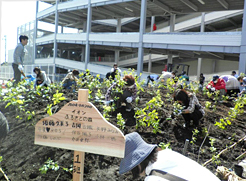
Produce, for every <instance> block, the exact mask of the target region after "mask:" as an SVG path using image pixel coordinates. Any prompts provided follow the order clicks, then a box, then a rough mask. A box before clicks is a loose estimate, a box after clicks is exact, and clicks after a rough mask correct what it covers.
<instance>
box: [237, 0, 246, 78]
mask: <svg viewBox="0 0 246 181" xmlns="http://www.w3.org/2000/svg"><path fill="white" fill-rule="evenodd" d="M245 39H246V0H244V10H243V24H242V35H241V47H240V56H239V68H238V70H239V72H238V74H239V75H240V73H246V41H245Z"/></svg>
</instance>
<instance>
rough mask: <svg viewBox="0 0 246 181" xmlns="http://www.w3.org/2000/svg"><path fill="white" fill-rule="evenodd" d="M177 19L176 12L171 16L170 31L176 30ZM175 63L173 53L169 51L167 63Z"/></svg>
mask: <svg viewBox="0 0 246 181" xmlns="http://www.w3.org/2000/svg"><path fill="white" fill-rule="evenodd" d="M175 20H176V14H171V16H170V22H169V24H170V32H174V30H175ZM172 64H173V54H172V53H168V58H167V65H172ZM167 70H168V71H170V69H169V66H168V69H167Z"/></svg>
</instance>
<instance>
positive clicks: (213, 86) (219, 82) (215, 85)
mask: <svg viewBox="0 0 246 181" xmlns="http://www.w3.org/2000/svg"><path fill="white" fill-rule="evenodd" d="M206 88H207V89H208V90H209V91H210V92H215V91H217V90H219V91H220V97H222V95H226V92H227V90H226V83H225V81H224V80H223V79H222V78H220V77H219V76H218V75H214V76H213V80H211V81H210V82H209V83H208V85H207V87H206Z"/></svg>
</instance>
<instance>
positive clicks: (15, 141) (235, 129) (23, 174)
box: [0, 88, 246, 181]
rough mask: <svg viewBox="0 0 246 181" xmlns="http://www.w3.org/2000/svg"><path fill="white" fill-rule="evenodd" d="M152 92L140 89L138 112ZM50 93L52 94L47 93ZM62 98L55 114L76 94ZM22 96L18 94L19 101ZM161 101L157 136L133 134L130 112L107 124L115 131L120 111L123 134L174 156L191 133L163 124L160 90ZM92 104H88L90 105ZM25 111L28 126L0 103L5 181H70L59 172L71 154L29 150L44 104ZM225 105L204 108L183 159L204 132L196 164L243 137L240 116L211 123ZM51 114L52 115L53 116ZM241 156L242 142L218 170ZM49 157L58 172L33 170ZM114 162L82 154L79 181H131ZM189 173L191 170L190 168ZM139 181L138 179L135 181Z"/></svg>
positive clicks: (168, 105) (192, 154) (195, 150)
mask: <svg viewBox="0 0 246 181" xmlns="http://www.w3.org/2000/svg"><path fill="white" fill-rule="evenodd" d="M154 92H155V89H153V88H144V92H141V93H140V95H139V97H140V101H139V104H138V105H136V106H137V107H139V108H141V107H142V108H144V107H145V104H146V102H148V101H149V100H151V99H152V97H153V96H154V95H155V94H154ZM53 93H55V91H54V92H52V93H51V94H53ZM63 93H64V95H63V96H64V97H66V98H67V99H66V100H64V101H61V102H60V103H59V104H58V106H59V107H58V110H59V109H60V108H61V107H62V106H64V105H65V104H66V103H68V102H69V101H71V100H73V99H74V100H77V93H71V92H65V91H63ZM25 95H27V93H24V95H23V96H24V97H25ZM161 95H162V101H164V103H163V106H162V109H163V110H164V111H160V112H159V115H158V116H159V119H160V132H158V133H157V134H155V133H153V132H152V130H153V129H152V128H151V127H149V128H147V127H139V128H138V129H137V130H136V128H135V126H134V125H135V124H136V120H135V118H134V111H132V112H126V111H125V109H124V107H123V108H122V109H119V110H116V111H114V112H112V113H111V116H110V122H111V123H112V124H114V125H116V126H118V125H117V120H116V118H115V117H116V115H117V113H118V112H121V113H122V115H123V118H124V119H125V120H126V126H125V128H124V130H123V133H124V134H127V133H130V132H133V131H137V132H139V134H140V135H141V136H142V137H143V138H144V140H146V141H147V142H148V143H161V142H162V143H170V146H171V148H172V149H173V150H174V151H177V152H180V153H182V151H183V148H184V143H185V140H186V139H189V140H192V139H191V137H192V130H193V129H185V128H184V127H183V124H184V121H183V118H182V117H177V118H176V123H175V124H172V123H173V122H174V121H172V120H170V119H167V116H168V115H171V113H172V102H170V100H171V99H170V98H167V97H166V96H165V95H166V90H161ZM197 97H198V99H199V100H200V103H201V104H202V105H203V106H205V103H206V101H210V102H212V104H214V103H213V101H211V100H210V99H208V98H207V97H206V96H204V95H202V94H200V93H199V94H197ZM92 102H93V101H92ZM27 104H28V106H27V107H28V108H29V109H30V110H31V111H35V112H36V115H35V116H34V117H33V118H32V119H31V120H29V121H27V120H19V119H17V118H16V116H18V112H17V111H16V107H15V106H12V105H11V106H9V107H7V108H5V106H6V103H5V102H3V101H1V104H0V110H1V111H2V112H3V113H4V115H5V116H6V118H7V120H8V121H9V127H10V132H9V134H8V136H7V137H6V138H5V140H3V141H2V142H1V143H0V156H3V161H2V162H1V167H2V168H3V170H4V172H5V173H6V174H7V176H8V178H9V179H10V180H11V181H45V180H48V181H55V180H60V181H69V180H72V174H71V173H69V172H65V171H63V170H62V167H65V168H70V167H72V164H73V161H72V159H73V151H72V150H65V149H59V148H52V147H45V146H40V145H34V125H35V123H36V122H37V121H38V120H40V119H41V118H43V117H47V116H48V114H47V113H46V111H44V110H45V108H46V106H47V104H48V102H47V101H45V99H42V98H41V97H38V96H37V97H36V98H33V100H32V101H31V102H28V103H27ZM94 105H95V106H96V107H97V108H98V109H99V111H100V112H101V113H102V112H103V107H102V105H101V104H99V103H94ZM230 106H233V103H232V102H227V103H221V104H217V106H216V110H215V111H213V110H212V109H209V110H207V109H206V116H205V118H204V119H203V120H202V121H201V124H200V126H199V128H198V130H199V131H200V132H199V133H198V134H197V136H196V138H197V140H196V141H195V143H194V144H192V143H190V144H189V146H188V150H187V154H186V155H187V156H188V157H189V158H191V159H193V160H196V161H197V159H198V154H199V148H200V146H201V143H202V141H203V139H204V136H205V132H204V131H202V130H205V129H204V128H207V129H209V132H208V137H207V139H206V140H205V142H204V144H203V146H202V148H201V149H200V156H199V163H201V164H203V163H205V162H206V161H207V160H209V159H210V158H212V156H213V155H214V154H215V153H217V154H218V153H219V152H220V151H221V150H223V149H225V148H226V147H227V146H230V145H232V144H233V143H235V142H237V141H238V140H239V139H240V138H242V137H243V136H245V132H246V125H245V119H244V115H240V116H239V117H238V118H237V119H236V120H234V121H233V122H232V124H231V125H230V126H228V127H227V129H225V130H222V129H219V128H218V127H217V126H214V123H215V122H216V121H218V120H219V119H220V118H222V117H226V116H228V111H229V109H230ZM58 110H57V111H58ZM209 138H214V140H215V141H214V144H213V147H214V148H216V151H215V152H211V151H210V148H211V147H212V146H211V144H210V143H209V142H210V141H209ZM245 151H246V145H245V142H241V143H239V144H238V145H237V146H235V147H234V148H233V149H231V150H230V151H228V152H226V153H224V154H222V155H221V156H220V158H219V161H220V163H218V162H217V164H218V165H223V166H225V167H227V168H233V166H234V164H237V163H238V162H239V161H240V160H239V161H237V160H236V158H237V157H238V156H239V155H241V154H242V153H243V152H245ZM48 158H51V159H52V160H53V161H55V162H58V165H59V166H60V169H59V170H58V171H53V170H48V172H47V173H46V174H41V172H40V171H39V168H41V167H42V166H43V165H44V163H45V161H46V160H48ZM119 163H120V158H114V157H109V156H101V155H95V154H90V153H86V154H85V174H84V180H85V181H99V180H100V181H117V180H122V181H126V180H129V181H130V180H132V178H131V173H127V174H125V175H123V176H120V175H119V173H118V169H119ZM217 164H216V163H215V162H211V163H209V164H208V165H207V168H208V169H209V170H211V171H212V172H215V170H216V168H217ZM191 169H192V168H191ZM0 180H5V178H4V176H2V174H0ZM139 180H143V179H141V178H140V179H139Z"/></svg>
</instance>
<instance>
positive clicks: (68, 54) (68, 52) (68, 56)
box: [67, 51, 71, 60]
mask: <svg viewBox="0 0 246 181" xmlns="http://www.w3.org/2000/svg"><path fill="white" fill-rule="evenodd" d="M70 54H71V52H70V51H67V59H69V60H70Z"/></svg>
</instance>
